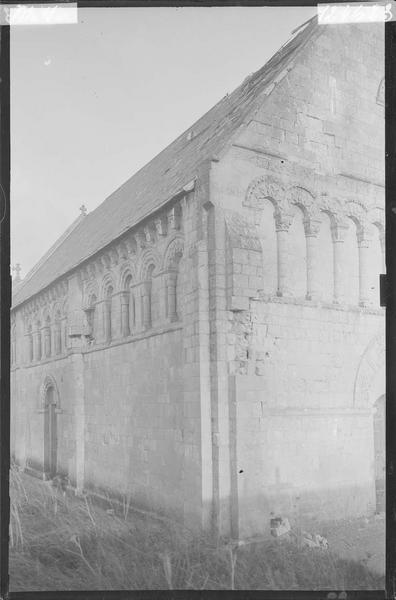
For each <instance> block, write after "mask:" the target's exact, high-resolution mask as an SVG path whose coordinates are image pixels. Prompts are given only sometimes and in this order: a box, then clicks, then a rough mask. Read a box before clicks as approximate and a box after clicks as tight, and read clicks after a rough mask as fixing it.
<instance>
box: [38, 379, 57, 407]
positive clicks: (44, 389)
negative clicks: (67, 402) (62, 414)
mask: <svg viewBox="0 0 396 600" xmlns="http://www.w3.org/2000/svg"><path fill="white" fill-rule="evenodd" d="M51 388H52V389H53V390H54V395H53V399H54V401H53V404H55V406H56V408H57V409H58V410H60V409H61V406H60V396H59V390H58V386H57V383H56V380H55V378H54V377H53V376H52V375H46V376H45V379H44V381H43V382H42V384H41V385H40V390H39V406H38V408H39V410H40V411H43V410H45V409H46V406H47V400H48V390H49V389H51Z"/></svg>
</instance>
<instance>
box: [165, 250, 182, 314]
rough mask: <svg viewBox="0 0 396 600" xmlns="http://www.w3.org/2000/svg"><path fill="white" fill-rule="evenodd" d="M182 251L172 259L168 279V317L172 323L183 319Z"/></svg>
mask: <svg viewBox="0 0 396 600" xmlns="http://www.w3.org/2000/svg"><path fill="white" fill-rule="evenodd" d="M181 258H182V252H181V250H180V251H178V252H176V253H175V255H174V256H173V258H172V261H171V265H170V270H169V272H168V274H167V277H166V288H167V290H166V291H167V297H166V300H167V301H166V316H167V317H168V319H169V320H170V321H171V322H172V321H177V320H178V319H180V317H181V308H182V307H181V299H182V291H183V290H182V282H181V277H180V260H181Z"/></svg>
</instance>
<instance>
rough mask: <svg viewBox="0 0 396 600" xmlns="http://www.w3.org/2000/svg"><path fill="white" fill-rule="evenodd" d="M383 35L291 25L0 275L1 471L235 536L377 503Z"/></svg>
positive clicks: (380, 467) (364, 28) (379, 28)
mask: <svg viewBox="0 0 396 600" xmlns="http://www.w3.org/2000/svg"><path fill="white" fill-rule="evenodd" d="M383 30H384V27H383V24H382V25H381V24H375V25H373V24H361V25H336V26H320V25H318V23H317V21H316V20H315V19H313V20H311V21H309V22H308V23H307V24H305V25H304V26H301V27H300V28H299V29H298V30H297V31H296V32H294V34H293V36H292V38H291V39H290V41H289V42H288V43H287V44H285V45H284V46H283V47H282V48H281V49H280V50H279V52H277V53H276V54H275V55H274V56H273V57H272V58H271V59H270V60H269V62H268V63H267V64H265V65H264V66H263V67H262V68H261V69H260V70H259V71H257V72H255V73H253V74H251V75H250V76H248V77H247V78H246V79H245V80H244V81H243V82H242V84H241V85H240V86H239V87H238V88H237V89H236V90H235V91H234V92H232V93H231V94H229V95H226V96H225V97H224V98H223V99H222V100H220V102H219V103H218V104H216V106H214V107H213V108H212V109H211V110H210V111H209V112H208V113H206V114H205V115H204V116H203V117H202V118H201V119H199V120H198V121H197V122H196V123H195V124H194V125H193V126H192V127H191V128H190V129H188V130H187V131H186V132H184V133H183V134H182V135H180V136H179V137H178V138H177V139H176V140H175V141H174V142H173V143H172V144H170V145H169V146H168V147H167V148H165V149H164V150H163V151H162V152H161V153H160V154H158V156H156V157H155V158H154V159H153V160H152V161H151V162H150V163H149V164H147V165H146V166H145V167H143V168H142V169H141V170H140V171H138V172H137V173H136V174H135V175H133V177H131V178H130V179H129V180H128V181H127V182H126V183H124V184H123V185H122V186H121V187H120V188H118V189H117V190H116V191H115V192H114V193H113V194H112V195H111V196H110V197H108V198H107V199H106V200H105V201H104V202H103V203H102V204H101V205H100V206H99V207H98V208H96V209H95V210H93V211H92V212H91V213H88V214H85V211H82V214H81V215H80V216H79V218H78V219H77V220H76V221H75V222H74V223H73V224H72V225H71V226H70V227H69V228H68V229H67V231H66V232H65V233H64V235H63V236H62V237H61V238H60V239H59V240H58V241H57V242H56V244H55V245H54V246H53V247H52V248H50V250H49V251H48V252H47V254H46V255H45V256H44V257H43V258H42V259H41V260H40V262H39V263H38V264H37V265H36V266H35V267H34V268H33V270H32V271H31V272H30V273H28V274H27V275H26V277H25V278H24V279H23V280H22V281H21V282H19V283H18V284H16V285H15V286H14V295H13V308H12V316H11V332H12V333H11V338H12V347H11V353H12V373H11V377H12V406H11V411H12V432H11V433H12V453H13V457H14V459H15V461H16V462H17V463H18V464H19V465H20V466H21V467H23V468H25V469H26V470H27V471H29V472H31V473H35V474H38V475H39V476H40V477H45V478H51V477H53V476H54V475H56V474H61V475H63V476H65V477H66V476H67V477H68V478H69V480H70V484H71V486H73V487H74V488H75V489H76V490H77V492H82V491H87V492H91V493H95V494H97V495H98V496H102V497H107V496H110V497H112V498H118V499H120V500H122V499H123V498H124V499H125V498H127V499H129V500H130V502H131V506H136V507H141V508H144V509H147V510H150V511H155V512H157V513H160V514H164V515H167V516H170V517H172V518H176V519H179V520H183V521H184V523H185V524H186V525H187V526H188V527H193V528H204V529H212V530H213V531H217V532H220V533H221V534H225V535H232V536H234V537H238V536H251V535H254V534H256V533H260V532H264V531H265V530H267V529H268V526H269V518H270V515H271V513H276V514H277V513H278V512H281V513H282V514H283V515H286V516H289V518H290V517H293V515H294V514H297V513H298V514H299V515H302V516H304V515H305V516H307V517H317V518H333V517H336V518H340V517H344V516H348V515H362V514H369V513H370V512H371V513H372V512H375V511H376V510H377V511H381V510H383V506H384V422H383V421H384V392H385V379H384V363H385V342H384V310H383V309H382V308H380V306H379V292H378V287H379V286H378V276H379V273H381V272H384V36H383ZM296 511H297V512H296Z"/></svg>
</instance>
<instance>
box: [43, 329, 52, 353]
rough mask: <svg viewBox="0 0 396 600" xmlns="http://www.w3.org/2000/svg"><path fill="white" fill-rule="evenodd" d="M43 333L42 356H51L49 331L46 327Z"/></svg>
mask: <svg viewBox="0 0 396 600" xmlns="http://www.w3.org/2000/svg"><path fill="white" fill-rule="evenodd" d="M43 332H44V356H46V357H49V356H51V329H50V327H49V326H48V325H46V326H45V327H44V329H43Z"/></svg>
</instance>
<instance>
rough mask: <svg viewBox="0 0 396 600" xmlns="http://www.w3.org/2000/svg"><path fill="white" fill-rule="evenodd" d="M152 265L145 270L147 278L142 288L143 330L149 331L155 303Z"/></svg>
mask: <svg viewBox="0 0 396 600" xmlns="http://www.w3.org/2000/svg"><path fill="white" fill-rule="evenodd" d="M154 268H155V267H154V265H153V264H152V265H150V266H149V267H148V269H147V277H146V281H145V282H144V286H143V296H142V302H143V307H142V308H143V325H144V328H145V329H150V327H151V326H152V322H153V309H154V307H155V301H154V302H153V289H152V288H153V271H154Z"/></svg>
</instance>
